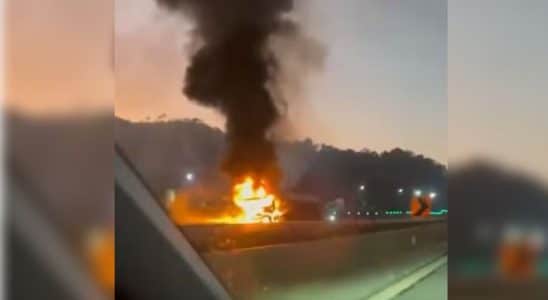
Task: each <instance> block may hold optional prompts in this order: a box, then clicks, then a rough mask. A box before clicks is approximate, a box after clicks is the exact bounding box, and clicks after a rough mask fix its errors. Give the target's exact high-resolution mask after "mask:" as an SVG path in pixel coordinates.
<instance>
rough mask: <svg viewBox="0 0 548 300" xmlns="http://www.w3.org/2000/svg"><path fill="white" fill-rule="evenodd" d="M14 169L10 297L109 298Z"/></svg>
mask: <svg viewBox="0 0 548 300" xmlns="http://www.w3.org/2000/svg"><path fill="white" fill-rule="evenodd" d="M10 167H11V168H10ZM10 167H8V172H7V175H8V176H7V180H6V183H7V199H9V201H8V203H7V205H6V206H7V211H8V213H7V214H6V216H7V241H6V242H7V253H6V258H7V270H6V271H7V272H6V273H7V274H8V276H7V277H8V280H7V286H6V288H7V293H6V294H7V298H8V299H17V300H19V299H56V300H57V299H58V300H63V299H98V300H99V299H108V297H106V296H105V295H104V293H103V292H102V291H101V290H100V288H99V287H98V286H97V285H96V281H95V280H94V279H93V278H91V277H90V274H89V273H88V272H87V271H86V270H85V267H84V266H83V264H82V261H81V260H80V259H79V258H78V257H76V256H75V255H74V251H73V247H72V246H71V245H70V244H69V242H68V241H67V240H66V239H65V237H64V235H63V233H62V230H59V226H58V224H55V223H54V222H53V220H52V219H51V218H50V217H49V216H48V214H47V213H46V212H45V210H44V209H43V207H40V205H39V204H38V203H40V201H37V199H36V198H37V197H38V195H37V194H36V193H35V192H34V191H33V190H32V188H31V187H30V186H29V184H28V182H25V181H24V180H23V178H22V177H21V176H20V175H19V174H18V173H17V172H16V171H15V168H14V167H13V166H10ZM30 287H32V288H30Z"/></svg>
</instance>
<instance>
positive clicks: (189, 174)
mask: <svg viewBox="0 0 548 300" xmlns="http://www.w3.org/2000/svg"><path fill="white" fill-rule="evenodd" d="M185 179H186V181H194V173H192V172H187V173H186V174H185Z"/></svg>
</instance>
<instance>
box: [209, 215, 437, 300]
mask: <svg viewBox="0 0 548 300" xmlns="http://www.w3.org/2000/svg"><path fill="white" fill-rule="evenodd" d="M446 252H447V242H446V231H445V224H444V223H442V224H439V223H434V224H425V225H422V226H414V227H411V228H404V229H396V230H389V231H380V232H375V233H365V234H358V235H350V236H342V237H331V238H326V239H320V240H313V241H305V242H297V243H288V244H279V245H272V246H261V247H252V248H244V249H234V250H227V251H209V252H206V253H204V254H203V256H204V258H205V260H206V262H207V264H208V265H209V266H210V267H211V268H212V270H213V272H214V273H215V274H217V275H218V276H220V278H221V281H222V282H223V283H224V284H225V286H226V288H227V289H228V290H229V292H230V293H231V294H232V296H233V297H234V298H235V299H265V300H271V299H288V300H300V299H303V300H304V299H318V300H322V299H326V300H328V299H349V300H352V299H375V300H381V299H398V298H395V297H396V296H398V297H407V296H406V295H408V294H409V295H411V296H416V295H422V294H424V295H425V297H430V296H433V297H434V296H436V295H440V294H445V292H444V289H445V287H446V283H445V282H444V278H443V274H445V272H444V271H443V267H442V266H443V264H444V263H443V262H442V263H440V259H443V258H444V257H445V254H446ZM432 265H433V266H434V269H432V268H431V267H430V266H432ZM425 267H426V268H427V270H426V273H424V270H422V269H424V268H425ZM440 267H442V269H440V270H439V271H436V270H437V269H439V268H440ZM428 268H430V269H428ZM421 270H422V271H421ZM417 272H423V273H424V274H423V275H422V276H419V277H416V275H414V274H415V273H417ZM425 276H426V277H427V278H426V279H424V281H421V282H420V283H417V282H418V281H419V280H421V279H423V278H424V277H425ZM408 277H411V278H412V279H413V280H415V281H409V279H406V278H408ZM402 280H406V281H407V282H411V284H409V283H408V286H406V287H405V288H406V289H407V288H409V289H408V290H407V291H406V292H405V293H403V292H404V291H405V290H406V289H401V288H400V289H401V290H397V292H396V293H394V292H389V293H388V294H386V293H383V291H385V290H387V289H392V287H393V286H394V285H396V284H397V283H399V282H400V281H402ZM416 283H417V284H416ZM440 283H442V284H440ZM415 284H416V285H415ZM400 294H401V295H400ZM386 295H388V296H386ZM403 299H405V298H403ZM417 299H427V298H422V297H419V298H417ZM432 299H445V298H443V297H442V298H432Z"/></svg>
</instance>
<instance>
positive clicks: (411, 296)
mask: <svg viewBox="0 0 548 300" xmlns="http://www.w3.org/2000/svg"><path fill="white" fill-rule="evenodd" d="M416 299H422V300H440V299H447V264H444V265H443V266H441V267H440V268H438V269H437V270H436V271H434V272H432V273H431V274H430V275H428V276H426V277H425V278H424V279H422V280H420V281H419V282H417V283H416V284H415V285H413V286H412V287H411V288H409V289H408V290H406V291H404V292H402V293H401V294H400V295H399V296H396V297H395V298H394V300H416Z"/></svg>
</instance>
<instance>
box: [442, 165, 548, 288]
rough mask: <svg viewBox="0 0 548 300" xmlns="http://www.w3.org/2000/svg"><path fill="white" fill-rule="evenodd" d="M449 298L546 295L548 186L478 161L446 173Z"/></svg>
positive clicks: (497, 166) (511, 171)
mask: <svg viewBox="0 0 548 300" xmlns="http://www.w3.org/2000/svg"><path fill="white" fill-rule="evenodd" d="M449 195H450V198H451V199H453V200H452V202H451V217H450V222H449V236H450V239H451V241H450V243H449V245H450V246H449V295H450V299H516V298H517V297H521V299H546V293H547V292H548V287H547V286H546V285H545V282H546V281H548V253H547V251H546V247H545V246H544V240H545V239H546V232H547V230H546V229H547V228H548V190H547V189H546V188H545V186H544V185H543V184H542V183H540V182H539V181H537V180H535V179H533V178H531V177H528V176H526V175H523V174H521V173H519V172H517V171H515V170H507V169H505V168H503V167H501V166H500V165H498V164H494V163H492V162H487V161H484V160H476V161H473V162H470V163H469V164H466V165H463V166H460V167H459V168H454V169H453V171H451V172H450V175H449Z"/></svg>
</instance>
